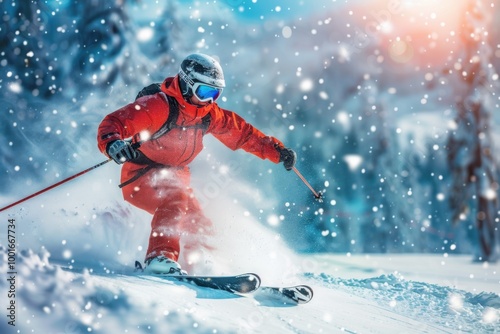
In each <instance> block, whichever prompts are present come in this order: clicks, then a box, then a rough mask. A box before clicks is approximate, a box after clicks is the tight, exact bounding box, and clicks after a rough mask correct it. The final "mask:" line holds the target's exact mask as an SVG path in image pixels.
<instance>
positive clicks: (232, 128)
mask: <svg viewBox="0 0 500 334" xmlns="http://www.w3.org/2000/svg"><path fill="white" fill-rule="evenodd" d="M161 91H162V92H160V93H157V94H153V95H147V96H143V97H141V98H139V99H137V100H136V101H135V102H133V103H130V104H128V105H126V106H124V107H122V108H120V109H118V110H116V111H115V112H113V113H111V114H109V115H107V116H106V117H105V118H104V119H103V121H102V122H101V124H100V125H99V128H98V133H97V140H98V146H99V149H100V150H101V152H103V153H104V154H106V155H107V153H106V145H107V144H108V143H109V142H111V141H113V140H117V139H127V138H132V141H133V142H137V141H139V140H140V139H141V138H142V139H144V138H147V137H148V136H151V135H153V134H155V133H156V131H158V130H159V129H160V128H161V127H162V125H164V124H165V122H166V121H167V118H168V115H169V110H170V106H169V103H168V100H167V97H166V96H165V94H167V95H169V96H171V97H173V98H175V100H176V101H177V102H178V106H179V116H178V118H177V120H176V122H175V124H176V126H175V127H173V128H172V129H171V130H170V131H168V132H167V133H166V134H164V135H162V136H160V137H159V138H157V139H149V140H146V141H144V142H143V144H142V145H141V147H140V148H139V150H140V151H141V152H142V154H143V155H144V156H146V157H147V158H148V159H149V160H150V161H153V162H155V163H156V164H159V165H164V166H175V167H184V166H186V165H187V164H189V163H190V162H191V161H193V159H194V158H195V157H196V156H197V155H198V154H199V153H200V151H201V150H202V149H203V142H202V141H203V135H205V134H207V133H210V134H212V135H213V136H214V137H216V138H217V139H218V140H220V141H221V142H222V143H223V144H225V145H226V146H227V147H229V148H230V149H232V150H237V149H240V148H241V149H243V150H245V151H247V152H250V153H252V154H254V155H256V156H258V157H260V158H262V159H269V160H271V161H272V162H274V163H278V162H279V152H278V150H277V149H276V145H277V146H279V147H281V148H282V147H283V144H282V143H281V142H280V141H279V140H278V139H276V138H274V137H270V136H266V135H264V134H263V133H262V132H261V131H259V130H258V129H256V128H255V127H253V126H252V125H251V124H249V123H247V122H246V121H245V120H244V119H243V118H241V117H240V116H238V115H237V114H236V113H234V112H232V111H230V110H226V109H223V108H220V107H219V106H218V105H217V104H216V103H212V104H209V105H207V106H204V107H197V106H195V105H192V104H189V103H187V102H186V101H185V100H184V98H183V97H182V94H181V91H180V88H179V80H178V76H175V77H173V78H167V79H166V80H165V81H164V82H163V83H162V85H161ZM207 114H210V118H211V119H210V124H209V125H208V128H203V127H202V126H201V124H202V119H203V117H204V116H206V115H207ZM127 164H133V163H130V162H127V163H125V165H127ZM134 165H136V164H134ZM129 167H132V166H129ZM128 169H130V168H128ZM132 169H135V168H132Z"/></svg>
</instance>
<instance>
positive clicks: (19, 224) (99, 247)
mask: <svg viewBox="0 0 500 334" xmlns="http://www.w3.org/2000/svg"><path fill="white" fill-rule="evenodd" d="M104 2H105V1H101V0H98V1H89V2H70V1H52V2H50V1H49V2H46V4H45V6H44V7H43V8H42V7H39V3H38V2H29V3H28V2H26V3H24V2H19V1H17V2H16V1H3V2H2V1H0V9H1V11H2V15H3V16H2V17H3V19H4V25H3V26H2V27H1V28H0V35H1V36H0V37H1V40H2V42H3V43H4V45H9V48H5V49H2V50H1V52H0V87H1V88H2V89H1V90H0V100H1V102H2V105H3V106H4V109H5V110H4V111H7V110H8V112H3V113H2V116H1V117H2V120H3V122H1V129H2V131H1V132H0V136H1V138H2V140H3V142H4V143H6V145H1V146H0V152H1V153H0V165H1V170H0V180H1V181H2V185H3V187H2V191H1V192H0V203H2V206H3V205H7V204H9V203H12V202H14V201H17V200H18V199H20V198H22V197H24V196H27V195H29V194H31V193H33V192H34V191H36V190H38V189H41V188H43V187H46V186H48V185H50V184H53V183H55V182H58V181H60V180H62V179H63V178H64V177H68V176H70V175H73V174H75V173H77V172H79V171H81V170H83V169H85V168H88V167H90V166H92V165H95V164H98V163H100V162H101V161H103V160H104V159H105V158H104V156H103V155H101V154H100V152H98V150H97V148H96V143H95V136H96V135H95V134H96V128H97V125H98V124H99V122H100V120H101V119H102V117H104V115H106V114H107V113H109V112H111V111H113V110H115V109H116V108H119V107H121V106H122V105H124V104H126V103H128V102H130V101H131V100H132V99H133V98H134V97H135V94H136V93H137V92H138V91H139V90H140V89H141V88H142V87H143V86H145V85H148V84H150V83H151V82H159V81H161V80H163V79H164V77H165V76H166V75H172V74H174V73H175V72H176V71H177V70H178V66H179V62H180V60H181V59H182V58H183V57H184V56H185V55H187V54H189V53H192V52H195V51H200V52H203V53H207V54H210V55H213V56H216V57H217V58H219V59H220V60H221V64H222V66H223V68H224V72H225V74H226V80H227V85H228V86H227V88H226V89H225V91H224V95H223V97H222V98H221V99H220V101H219V102H220V105H221V106H222V107H224V108H228V109H231V110H235V111H236V112H238V113H239V114H240V115H242V116H243V117H244V118H245V119H247V120H248V121H250V122H251V123H253V124H254V125H256V126H257V127H258V128H260V129H261V130H263V131H264V132H265V133H266V134H270V135H273V136H276V137H277V138H279V139H281V140H282V141H283V142H285V143H286V145H288V146H290V147H292V148H293V149H294V150H296V151H297V153H298V156H299V161H298V164H297V166H298V168H299V169H300V170H301V172H302V173H303V174H304V176H305V177H306V178H307V179H308V180H309V181H310V182H311V184H312V186H313V187H314V188H315V189H317V190H318V191H320V190H321V191H324V190H326V193H325V196H326V198H325V202H324V204H322V205H319V204H318V203H316V202H314V200H313V198H312V194H311V193H310V192H309V191H308V189H307V188H306V187H305V186H304V185H303V184H302V183H301V181H300V180H299V179H298V178H297V177H296V176H295V175H294V174H293V173H286V172H285V171H284V170H283V168H282V166H274V165H271V164H270V163H269V162H268V161H260V160H258V159H256V158H255V157H252V156H250V155H248V154H246V153H244V152H230V151H229V150H227V148H225V147H223V146H222V144H220V143H219V142H217V141H216V140H215V139H213V138H210V137H209V138H206V140H205V145H206V149H205V150H204V152H203V154H202V155H201V156H200V157H199V158H198V160H197V161H195V162H194V163H193V164H192V166H191V167H192V172H193V188H194V190H195V193H196V196H197V198H198V199H199V200H200V203H201V204H202V207H203V209H204V211H205V212H206V214H207V216H209V217H210V218H211V219H212V220H213V221H214V223H215V224H216V231H217V233H216V236H215V237H214V238H213V239H212V240H211V241H212V243H213V244H215V245H216V246H217V247H216V249H215V250H213V251H210V252H198V253H196V254H194V255H196V256H190V257H182V258H181V260H180V262H181V264H182V266H183V267H184V268H185V269H187V270H189V271H190V272H191V273H196V274H214V275H226V274H236V273H241V272H256V273H258V274H259V275H260V276H261V278H262V280H263V284H264V285H278V286H281V285H289V284H300V283H302V284H309V285H310V286H312V287H313V289H314V291H315V295H314V299H313V300H312V301H311V302H310V303H309V304H306V305H301V306H297V307H292V306H287V307H284V305H282V304H280V303H279V302H277V301H274V300H269V299H264V298H262V297H261V296H260V297H259V296H257V295H250V296H245V297H235V296H234V295H231V294H228V293H225V292H218V291H212V290H207V289H202V288H197V287H194V286H190V285H186V284H181V283H173V282H165V281H161V280H158V279H154V278H145V277H139V276H137V275H135V274H134V273H133V271H132V268H133V264H134V261H135V260H143V258H144V255H145V251H146V248H147V241H148V234H149V224H150V221H151V217H150V216H149V215H148V214H146V213H144V212H141V211H140V210H138V209H136V208H133V207H131V206H129V205H128V204H127V203H125V202H124V201H123V200H122V194H121V192H120V190H119V188H118V187H117V185H118V183H119V180H118V179H119V172H120V167H119V166H117V165H115V164H113V163H110V164H106V165H105V166H102V167H100V168H99V169H98V170H94V171H92V172H90V173H89V174H86V175H84V176H81V177H79V178H78V179H76V180H74V181H71V182H70V183H67V184H64V185H62V186H59V187H57V188H56V189H53V190H51V191H50V192H48V193H45V194H43V195H40V196H38V197H36V198H33V199H31V200H29V201H27V202H25V203H23V204H22V205H19V206H16V207H14V208H12V209H10V210H8V211H5V212H2V215H1V216H0V219H1V221H0V222H1V223H2V229H0V247H1V251H0V253H1V256H0V278H1V279H0V295H1V303H0V308H1V310H2V311H0V333H2V334H3V333H6V334H10V333H191V332H194V333H196V332H200V333H232V332H237V333H246V332H248V333H336V332H349V333H462V332H466V333H469V332H470V333H498V332H500V329H499V328H500V297H499V293H500V273H499V269H500V264H499V263H498V262H497V263H494V262H477V263H475V262H472V259H473V255H477V254H476V253H477V252H478V248H479V247H478V245H479V238H478V237H477V234H479V233H478V231H477V229H476V227H475V218H474V217H475V216H476V214H477V213H476V212H475V206H476V205H477V204H474V203H470V204H471V205H470V209H469V210H464V211H463V212H461V213H460V215H459V217H460V222H458V223H457V224H455V225H452V223H451V216H452V213H451V208H450V206H449V199H450V196H451V195H452V192H453V188H450V184H452V182H453V181H454V180H458V181H460V179H455V178H454V177H453V173H452V172H451V171H450V163H449V161H447V152H448V151H447V143H449V141H450V134H451V133H454V132H455V133H456V134H457V139H463V141H464V142H465V143H468V142H471V143H472V142H477V141H478V140H479V142H482V143H485V140H486V139H488V138H489V137H488V136H487V135H485V134H483V133H481V134H479V135H476V133H475V132H474V131H471V129H470V128H469V127H468V126H466V125H467V122H468V121H467V120H466V121H465V122H460V121H459V119H460V118H459V117H458V118H457V115H458V114H457V100H459V99H460V98H466V97H467V96H469V95H470V94H469V93H467V89H466V88H467V87H463V85H460V81H461V80H460V74H461V73H462V74H461V75H462V76H463V73H464V69H467V68H468V66H469V65H473V64H475V63H476V62H479V63H481V65H482V66H483V67H487V68H488V69H489V70H488V71H485V73H486V72H488V73H489V74H488V76H486V77H485V78H486V79H488V80H486V81H487V82H486V84H485V85H483V86H481V87H480V88H481V89H480V90H478V92H479V93H477V94H480V95H479V96H477V94H473V95H470V96H472V97H473V98H474V99H473V100H471V101H472V102H473V101H476V102H480V101H482V100H484V101H485V102H488V103H485V104H484V107H485V109H484V110H481V112H486V111H488V112H489V115H488V114H484V120H482V121H483V122H485V126H486V125H488V126H491V131H490V132H491V136H492V138H491V139H489V142H491V143H492V144H493V143H494V144H497V143H499V142H500V131H498V126H499V124H500V122H499V120H500V113H498V112H497V111H498V106H499V105H498V86H495V85H497V84H498V73H496V71H498V68H499V67H498V64H499V59H500V52H499V50H498V45H495V42H494V41H496V40H498V34H499V31H498V29H494V28H496V27H498V20H499V19H498V18H499V17H500V16H499V15H498V10H499V6H497V5H495V4H494V3H493V2H491V3H490V2H489V1H483V3H484V4H485V5H486V6H490V7H491V8H489V7H483V9H486V11H487V12H488V13H489V14H490V15H492V16H494V17H493V19H494V21H493V22H492V23H490V25H489V26H487V27H486V26H484V27H483V23H482V22H476V23H475V24H474V27H476V28H481V29H480V31H482V32H484V33H483V34H481V35H482V36H483V37H482V38H484V41H485V43H480V44H481V47H480V48H476V49H474V48H471V47H470V46H471V45H472V44H471V43H469V44H467V43H465V42H464V41H463V40H461V38H462V37H460V36H461V35H460V34H463V31H462V30H461V24H460V22H459V21H458V19H459V18H460V17H461V16H462V14H463V12H464V8H465V7H464V6H465V5H466V4H467V3H469V2H471V1H469V0H460V1H458V0H457V1H455V0H446V1H441V2H439V4H438V5H437V4H436V2H435V1H430V0H429V1H427V0H426V1H417V2H416V1H404V2H403V6H402V7H399V8H398V7H396V8H394V7H391V6H392V5H395V4H397V3H400V2H397V1H382V0H380V1H370V2H367V1H360V0H345V1H331V0H321V1H320V0H318V1H310V2H306V1H300V0H284V1H280V2H279V3H276V2H272V1H263V0H252V1H246V0H244V1H215V2H214V1H212V2H200V1H192V0H182V1H181V0H179V1H169V2H161V1H156V0H144V1H140V2H136V1H131V2H128V1H115V2H107V3H106V4H105V5H104ZM103 5H104V6H103ZM103 8H105V9H106V10H103ZM490 9H491V10H490ZM17 10H24V11H26V12H25V13H22V14H21V15H18V13H17V12H16V11H17ZM480 17H481V15H479V16H478V18H480ZM474 27H473V28H474ZM487 28H488V29H490V31H487V30H485V29H487ZM486 36H488V37H489V39H488V40H487V39H486ZM488 41H489V42H490V43H488ZM468 46H469V48H468ZM464 51H467V52H469V53H470V52H472V53H477V54H478V55H479V56H475V57H474V58H473V60H474V62H471V63H470V64H469V65H467V54H466V53H465V54H464ZM487 56H491V57H490V58H487ZM490 72H491V73H490ZM478 78H480V76H478ZM476 88H477V87H475V86H471V87H469V89H471V90H472V91H474V90H476ZM470 96H469V97H470ZM469 116H470V115H469ZM488 117H491V122H490V123H491V124H489V119H488ZM464 119H465V118H464ZM486 123H487V124H486ZM144 135H145V136H146V137H147V135H148V134H144ZM461 143H462V142H460V141H459V142H458V144H461ZM458 148H461V149H462V150H458V151H457V158H456V161H455V163H456V167H464V166H466V163H467V162H468V161H469V160H470V159H472V158H473V157H472V156H471V154H470V152H473V150H469V148H470V146H468V144H466V145H463V144H461V146H459V147H458ZM484 148H485V150H486V151H488V152H490V148H489V146H488V145H486V146H484ZM491 152H492V153H493V154H491V155H489V156H493V157H497V156H498V152H499V148H498V145H496V147H494V146H493V145H492V147H491ZM492 170H493V169H492ZM477 173H478V175H479V176H480V174H485V171H484V170H481V169H478V171H477ZM497 174H498V172H497ZM476 177H477V175H476ZM497 179H498V178H497ZM485 181H487V180H486V179H484V178H481V179H480V183H478V184H479V185H480V187H478V189H479V191H478V192H477V194H472V193H471V194H468V195H470V197H471V198H473V199H474V198H476V197H477V196H483V197H484V198H485V199H489V200H493V199H495V198H497V197H498V194H499V188H498V185H497V184H496V183H490V182H485ZM316 187H318V188H316ZM321 188H323V189H321ZM457 193H459V194H460V192H457ZM464 194H465V192H464ZM471 202H472V201H471ZM496 210H497V218H496V219H497V220H496V225H497V227H496V230H495V231H496V235H497V236H496V239H497V240H496V246H495V245H494V244H493V246H495V247H496V248H497V253H498V252H500V250H498V248H499V246H498V240H499V238H498V237H499V235H498V207H497V208H496ZM9 219H11V220H12V222H13V223H14V224H15V241H14V242H12V243H11V242H10V241H9V240H12V239H11V233H10V232H9V229H10V227H9V228H8V227H7V226H8V225H7V221H8V220H9ZM11 246H12V247H15V250H16V254H17V257H16V259H15V261H14V263H9V262H11V261H10V258H9V252H8V250H9V249H10V248H11ZM316 252H318V253H316ZM381 252H387V253H381ZM391 252H392V253H391ZM10 265H13V266H14V267H10ZM14 269H15V274H9V273H10V272H11V271H12V270H14ZM11 276H14V278H12V277H11ZM14 281H15V284H14V283H13V282H14ZM11 282H12V284H11ZM11 291H15V297H14V296H13V295H12V294H11ZM12 302H15V305H16V307H15V312H16V318H15V324H16V326H15V327H12V326H10V325H9V324H8V321H9V320H10V318H9V317H8V315H9V314H10V313H11V311H10V310H9V309H8V305H9V304H8V303H12Z"/></svg>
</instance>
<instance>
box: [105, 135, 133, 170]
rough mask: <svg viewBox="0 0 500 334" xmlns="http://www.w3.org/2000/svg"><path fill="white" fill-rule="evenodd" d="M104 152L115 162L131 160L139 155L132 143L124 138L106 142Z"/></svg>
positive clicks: (120, 162)
mask: <svg viewBox="0 0 500 334" xmlns="http://www.w3.org/2000/svg"><path fill="white" fill-rule="evenodd" d="M106 152H107V153H108V155H109V157H110V158H111V159H113V160H114V161H115V162H116V163H117V164H122V163H124V162H126V161H130V160H133V159H135V158H137V157H138V156H139V154H138V153H137V151H136V150H135V149H134V148H133V147H132V145H131V144H130V143H129V142H128V141H125V140H115V141H112V142H110V143H109V144H108V146H107V147H106Z"/></svg>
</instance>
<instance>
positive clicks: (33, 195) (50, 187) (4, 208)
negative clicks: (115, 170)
mask: <svg viewBox="0 0 500 334" xmlns="http://www.w3.org/2000/svg"><path fill="white" fill-rule="evenodd" d="M111 160H113V159H108V160H105V161H103V162H100V163H98V164H97V165H95V166H92V167H90V168H87V169H86V170H83V171H81V172H80V173H77V174H75V175H73V176H70V177H68V178H66V179H64V180H62V181H59V182H57V183H54V184H53V185H51V186H49V187H47V188H44V189H42V190H40V191H37V192H36V193H34V194H31V195H29V196H27V197H25V198H23V199H20V200H19V201H17V202H14V203H12V204H9V205H7V206H6V207H3V208H1V209H0V212H2V211H4V210H7V209H10V208H12V207H13V206H16V205H18V204H20V203H22V202H24V201H27V200H29V199H31V198H33V197H35V196H38V195H40V194H43V193H44V192H46V191H49V190H50V189H53V188H55V187H58V186H60V185H61V184H63V183H66V182H68V181H71V180H73V179H75V178H77V177H79V176H81V175H83V174H86V173H88V172H90V171H91V170H94V169H96V168H99V167H101V166H102V165H104V164H107V163H108V162H110V161H111Z"/></svg>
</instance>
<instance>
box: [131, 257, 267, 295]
mask: <svg viewBox="0 0 500 334" xmlns="http://www.w3.org/2000/svg"><path fill="white" fill-rule="evenodd" d="M135 268H136V271H143V270H144V269H143V268H142V265H141V263H140V262H139V261H136V263H135ZM148 276H150V277H157V278H161V279H166V280H175V281H179V282H184V283H189V284H193V285H196V286H199V287H203V288H210V289H215V290H222V291H227V292H230V293H235V294H246V293H251V292H254V291H256V290H257V289H258V288H259V287H260V277H259V276H258V275H257V274H254V273H246V274H240V275H234V276H192V275H148Z"/></svg>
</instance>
